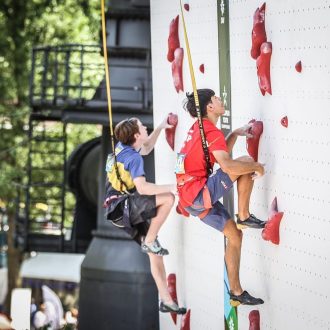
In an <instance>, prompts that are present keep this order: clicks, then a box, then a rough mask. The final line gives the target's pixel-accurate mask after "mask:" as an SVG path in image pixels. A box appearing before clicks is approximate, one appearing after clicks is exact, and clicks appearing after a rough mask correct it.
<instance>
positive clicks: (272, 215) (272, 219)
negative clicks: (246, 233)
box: [262, 197, 284, 245]
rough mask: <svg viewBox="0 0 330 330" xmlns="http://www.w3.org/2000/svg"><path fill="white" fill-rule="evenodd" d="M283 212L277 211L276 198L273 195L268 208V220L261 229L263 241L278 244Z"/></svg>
mask: <svg viewBox="0 0 330 330" xmlns="http://www.w3.org/2000/svg"><path fill="white" fill-rule="evenodd" d="M283 214H284V213H283V212H278V209H277V198H276V197H275V198H274V200H273V202H272V205H271V208H270V212H269V218H268V221H267V222H266V225H265V228H264V229H263V230H262V238H263V239H264V240H265V241H271V242H272V243H273V244H276V245H278V244H280V223H281V220H282V218H283Z"/></svg>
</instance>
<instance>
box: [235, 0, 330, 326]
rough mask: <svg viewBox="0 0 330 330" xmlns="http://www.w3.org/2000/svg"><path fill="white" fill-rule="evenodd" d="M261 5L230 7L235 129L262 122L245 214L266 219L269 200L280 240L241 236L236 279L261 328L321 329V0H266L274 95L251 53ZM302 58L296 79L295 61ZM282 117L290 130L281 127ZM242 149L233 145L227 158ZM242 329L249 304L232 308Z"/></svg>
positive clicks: (327, 292)
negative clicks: (257, 170) (251, 299)
mask: <svg viewBox="0 0 330 330" xmlns="http://www.w3.org/2000/svg"><path fill="white" fill-rule="evenodd" d="M261 5H262V2H258V1H231V2H230V42H231V76H232V114H233V117H232V120H233V127H238V126H241V125H243V124H245V123H247V122H248V121H249V120H250V119H252V118H255V119H257V120H261V121H263V124H264V133H263V135H262V137H261V140H260V147H259V161H260V162H262V163H266V174H265V176H264V177H263V178H262V179H259V180H257V181H256V183H255V190H254V193H253V195H252V208H251V210H252V211H253V212H254V213H256V214H257V215H258V216H260V217H264V218H267V217H268V214H269V208H270V204H271V202H272V200H273V199H274V197H275V196H276V197H277V199H278V207H279V211H282V212H284V216H283V219H282V222H281V225H280V243H279V245H278V246H277V245H273V244H272V243H270V242H269V241H267V242H266V241H263V240H262V238H261V235H260V233H259V232H258V231H252V230H249V231H245V232H244V242H243V253H242V265H241V278H242V283H243V285H244V287H247V288H249V289H250V288H251V290H253V293H255V294H257V295H258V296H261V297H263V298H264V300H265V304H264V305H263V306H261V307H259V308H258V310H259V311H260V324H261V329H306V330H308V329H316V328H317V329H328V328H329V327H330V317H329V313H327V306H328V305H329V300H330V289H329V285H327V283H328V280H329V276H328V273H329V271H328V270H329V266H330V252H329V251H330V239H329V235H328V234H327V233H328V232H329V230H330V220H329V211H330V204H329V197H328V193H329V187H330V186H329V184H330V182H329V174H328V170H329V165H330V153H329V151H330V135H329V125H330V116H329V107H330V89H329V87H330V70H329V67H330V63H329V58H330V56H329V55H330V54H329V47H330V39H329V38H328V36H329V33H330V27H329V19H328V17H329V15H330V3H329V1H313V2H309V1H267V2H266V17H265V23H266V25H265V27H266V33H267V39H268V41H270V42H272V46H273V52H272V58H271V67H270V74H271V84H272V95H268V94H266V95H265V96H262V95H261V93H260V90H259V87H258V81H257V75H256V63H255V60H254V59H252V58H251V56H250V48H251V36H250V33H251V30H252V22H253V14H254V12H255V10H256V8H257V7H260V6H261ZM299 61H301V63H302V70H301V73H299V72H297V71H296V69H295V65H296V63H297V62H299ZM284 116H287V118H288V125H287V127H284V126H283V125H281V119H282V118H283V117H284ZM245 152H246V146H245V141H244V140H243V139H242V140H240V142H238V144H237V146H236V148H235V151H234V156H239V155H241V154H244V153H245ZM238 310H239V313H238V317H239V327H240V328H242V329H247V328H248V326H249V321H248V315H249V313H250V311H251V308H248V307H239V308H238Z"/></svg>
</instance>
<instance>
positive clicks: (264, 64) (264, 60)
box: [257, 42, 272, 95]
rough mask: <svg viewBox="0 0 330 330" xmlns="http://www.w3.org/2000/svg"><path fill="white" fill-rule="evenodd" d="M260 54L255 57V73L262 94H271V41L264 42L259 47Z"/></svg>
mask: <svg viewBox="0 0 330 330" xmlns="http://www.w3.org/2000/svg"><path fill="white" fill-rule="evenodd" d="M260 52H261V53H260V56H259V57H258V58H257V75H258V81H259V88H260V91H261V94H262V95H265V94H266V93H268V94H270V95H272V86H271V81H270V59H271V56H272V43H271V42H264V43H263V44H262V45H261V47H260Z"/></svg>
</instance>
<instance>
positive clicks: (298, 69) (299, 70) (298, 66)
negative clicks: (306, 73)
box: [295, 61, 302, 72]
mask: <svg viewBox="0 0 330 330" xmlns="http://www.w3.org/2000/svg"><path fill="white" fill-rule="evenodd" d="M295 68H296V71H297V72H301V70H302V67H301V61H299V62H297V63H296V65H295Z"/></svg>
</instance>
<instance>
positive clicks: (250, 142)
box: [246, 119, 264, 162]
mask: <svg viewBox="0 0 330 330" xmlns="http://www.w3.org/2000/svg"><path fill="white" fill-rule="evenodd" d="M249 124H252V126H251V127H250V128H249V133H250V134H252V135H253V136H252V137H247V138H246V149H247V152H248V153H249V155H250V156H251V157H252V158H253V159H254V160H255V161H256V162H257V161H258V150H259V140H260V135H261V134H262V132H263V130H264V125H263V123H262V121H257V120H255V119H252V120H250V121H249Z"/></svg>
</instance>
